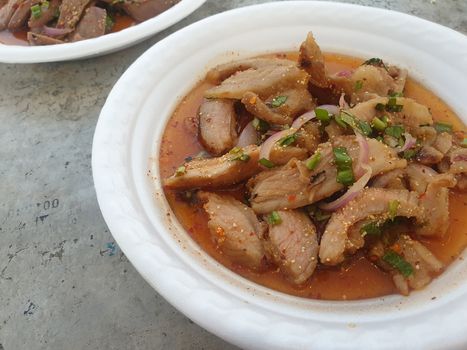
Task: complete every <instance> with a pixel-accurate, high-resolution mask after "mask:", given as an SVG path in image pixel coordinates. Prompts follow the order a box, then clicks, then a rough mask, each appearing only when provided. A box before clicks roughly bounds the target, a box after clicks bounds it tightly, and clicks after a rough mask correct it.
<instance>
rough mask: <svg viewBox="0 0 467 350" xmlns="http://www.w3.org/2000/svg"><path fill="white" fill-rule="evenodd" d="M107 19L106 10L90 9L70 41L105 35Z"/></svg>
mask: <svg viewBox="0 0 467 350" xmlns="http://www.w3.org/2000/svg"><path fill="white" fill-rule="evenodd" d="M106 18H107V11H106V10H104V9H102V8H100V7H96V6H91V7H88V8H87V9H86V11H84V16H83V18H82V19H81V21H79V23H78V26H77V27H76V30H75V31H74V32H73V34H72V35H71V38H70V40H71V41H80V40H84V39H91V38H97V37H99V36H102V35H104V34H105V21H106Z"/></svg>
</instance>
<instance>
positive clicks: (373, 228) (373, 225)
mask: <svg viewBox="0 0 467 350" xmlns="http://www.w3.org/2000/svg"><path fill="white" fill-rule="evenodd" d="M360 233H361V234H362V236H363V237H365V236H366V235H374V236H379V235H380V234H381V228H380V226H379V224H378V222H376V221H373V222H369V223H368V224H366V225H363V226H362V228H361V229H360Z"/></svg>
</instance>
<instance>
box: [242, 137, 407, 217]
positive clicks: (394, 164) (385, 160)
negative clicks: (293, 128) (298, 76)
mask: <svg viewBox="0 0 467 350" xmlns="http://www.w3.org/2000/svg"><path fill="white" fill-rule="evenodd" d="M367 142H368V145H369V162H368V164H369V166H370V167H371V169H372V176H376V175H380V174H383V173H385V172H388V171H390V170H393V169H398V168H405V167H406V166H407V161H406V160H405V159H400V158H399V157H397V154H396V153H395V151H394V150H393V149H391V148H390V147H388V146H386V145H385V144H383V143H381V142H379V141H377V140H375V139H367ZM339 146H342V147H345V148H346V149H347V151H348V153H349V156H350V157H351V158H352V160H353V167H354V171H355V170H356V164H357V162H358V154H359V146H358V142H357V141H356V138H355V136H340V137H336V138H335V139H334V140H333V142H332V143H330V142H326V143H322V144H320V145H319V146H318V148H317V150H316V151H317V152H319V153H320V154H321V160H320V162H319V163H318V165H317V167H316V168H315V169H314V170H313V171H309V170H308V169H306V167H305V165H304V163H303V162H297V161H291V163H289V164H287V165H286V166H285V167H283V168H280V169H275V170H272V171H269V172H263V173H261V174H259V175H258V176H255V177H254V178H253V179H251V180H250V181H249V188H250V190H251V206H252V208H253V210H254V211H255V212H256V213H262V214H264V213H268V212H271V211H273V210H279V209H295V208H299V207H303V206H305V205H308V204H312V203H314V202H317V201H319V200H322V199H324V198H327V197H329V196H331V195H332V194H334V193H336V192H338V191H340V190H342V189H343V188H344V187H343V185H342V184H340V183H338V182H337V181H336V176H337V168H336V166H335V165H334V162H333V152H332V150H333V147H339Z"/></svg>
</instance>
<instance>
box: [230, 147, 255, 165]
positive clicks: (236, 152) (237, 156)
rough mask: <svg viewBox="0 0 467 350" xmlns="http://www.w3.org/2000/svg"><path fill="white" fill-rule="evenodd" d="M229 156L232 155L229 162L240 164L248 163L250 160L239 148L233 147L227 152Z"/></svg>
mask: <svg viewBox="0 0 467 350" xmlns="http://www.w3.org/2000/svg"><path fill="white" fill-rule="evenodd" d="M229 154H230V155H232V156H231V157H230V158H229V160H230V161H234V160H240V161H242V162H248V161H249V160H250V156H249V155H248V154H246V153H243V150H242V149H241V148H240V147H234V148H232V149H231V150H230V151H229Z"/></svg>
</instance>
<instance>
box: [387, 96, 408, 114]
mask: <svg viewBox="0 0 467 350" xmlns="http://www.w3.org/2000/svg"><path fill="white" fill-rule="evenodd" d="M403 107H404V106H403V105H398V104H397V98H396V97H389V100H388V103H387V104H386V106H385V107H384V108H385V109H386V111H388V112H400V111H402V108H403Z"/></svg>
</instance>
